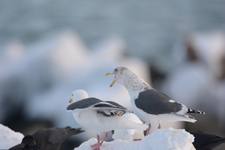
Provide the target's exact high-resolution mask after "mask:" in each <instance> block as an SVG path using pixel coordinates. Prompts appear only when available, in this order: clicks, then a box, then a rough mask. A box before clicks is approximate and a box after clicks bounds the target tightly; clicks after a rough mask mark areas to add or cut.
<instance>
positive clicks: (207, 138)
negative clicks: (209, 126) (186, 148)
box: [189, 131, 225, 150]
mask: <svg viewBox="0 0 225 150" xmlns="http://www.w3.org/2000/svg"><path fill="white" fill-rule="evenodd" d="M189 133H191V134H192V135H194V137H195V141H194V142H193V145H194V147H195V148H196V150H212V149H214V148H215V147H217V146H219V145H220V144H222V143H225V138H221V137H219V136H216V135H214V134H209V133H205V132H201V131H191V132H189Z"/></svg>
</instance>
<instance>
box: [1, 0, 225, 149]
mask: <svg viewBox="0 0 225 150" xmlns="http://www.w3.org/2000/svg"><path fill="white" fill-rule="evenodd" d="M224 8H225V0H215V1H210V0H199V1H193V0H190V1H178V0H174V1H166V0H160V1H132V2H130V1H96V0H95V1H53V0H48V1H25V0H24V1H23V0H22V1H15V0H14V1H5V0H2V1H0V123H2V124H4V125H6V126H8V127H9V128H11V129H12V130H14V131H18V132H22V133H23V134H25V135H26V134H32V133H33V132H35V131H36V130H38V129H40V128H47V127H52V126H60V127H65V126H67V125H69V126H71V127H79V125H78V124H77V123H76V122H75V120H74V119H73V117H72V114H70V113H67V112H66V107H67V106H68V104H69V103H68V101H69V99H70V98H71V94H72V92H73V91H74V90H76V89H84V90H86V91H87V92H88V93H89V95H90V96H95V97H98V98H100V99H103V100H113V101H116V102H118V103H120V104H122V105H124V106H126V107H128V108H130V109H132V107H131V105H130V101H129V95H128V93H127V91H126V90H125V88H123V87H122V86H120V85H118V84H116V85H115V86H113V87H112V88H109V85H110V83H111V82H112V80H113V76H111V77H107V78H105V73H107V72H110V71H112V70H113V69H114V68H115V67H117V66H126V67H128V68H130V69H131V70H132V71H133V72H135V73H136V74H138V75H139V76H140V77H142V78H143V79H145V80H146V81H147V82H148V83H151V85H152V86H153V87H155V88H156V89H159V90H162V91H164V92H165V93H166V94H168V95H170V96H171V97H172V98H173V99H175V100H176V101H180V102H182V103H184V104H186V105H187V106H189V107H191V108H196V109H200V110H202V111H205V112H206V115H204V116H202V115H201V116H200V115H195V117H196V119H197V120H198V121H197V122H196V123H195V124H191V123H177V124H173V127H175V128H185V129H186V130H188V131H193V130H200V131H204V132H209V133H212V134H217V135H219V136H223V137H224V136H225V128H224V126H225V118H224V116H225V9H224ZM167 126H170V124H169V125H168V124H164V126H162V127H167ZM93 135H94V134H93V132H90V134H89V133H88V132H86V133H83V134H80V135H79V139H78V137H75V139H71V140H70V141H69V140H68V142H70V144H71V145H70V144H69V143H66V144H65V145H64V146H70V147H67V149H72V148H73V147H75V146H77V145H79V144H80V142H82V141H84V140H87V139H88V138H89V137H92V136H93ZM80 136H82V137H80ZM75 141H76V142H77V143H75ZM224 148H225V145H221V146H220V147H218V148H217V150H220V149H221V150H222V149H224ZM64 149H65V147H64Z"/></svg>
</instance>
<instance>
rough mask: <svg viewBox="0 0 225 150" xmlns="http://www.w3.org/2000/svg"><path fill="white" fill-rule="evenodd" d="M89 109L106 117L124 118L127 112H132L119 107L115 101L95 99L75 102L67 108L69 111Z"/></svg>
mask: <svg viewBox="0 0 225 150" xmlns="http://www.w3.org/2000/svg"><path fill="white" fill-rule="evenodd" d="M85 108H88V109H89V110H90V109H93V110H96V111H97V112H98V113H102V114H103V115H105V116H114V115H118V116H122V115H123V114H124V113H126V112H132V111H130V110H128V109H127V108H126V107H123V106H122V105H119V104H118V103H116V102H113V101H102V100H99V99H97V98H94V97H90V98H86V99H82V100H80V101H77V102H74V103H73V104H70V105H69V106H68V107H67V110H75V109H85Z"/></svg>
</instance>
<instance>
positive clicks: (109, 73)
mask: <svg viewBox="0 0 225 150" xmlns="http://www.w3.org/2000/svg"><path fill="white" fill-rule="evenodd" d="M108 75H113V73H111V72H108V73H106V74H105V76H108Z"/></svg>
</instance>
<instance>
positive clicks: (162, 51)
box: [0, 0, 225, 63]
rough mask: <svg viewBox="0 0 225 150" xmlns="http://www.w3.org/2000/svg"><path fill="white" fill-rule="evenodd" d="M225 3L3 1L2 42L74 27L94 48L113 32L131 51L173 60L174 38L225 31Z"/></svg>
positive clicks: (0, 18)
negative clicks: (121, 38) (171, 55)
mask: <svg viewBox="0 0 225 150" xmlns="http://www.w3.org/2000/svg"><path fill="white" fill-rule="evenodd" d="M224 8H225V1H224V0H215V1H210V0H199V1H194V0H185V1H179V0H173V1H166V0H160V1H98V0H94V1H89V0H88V1H53V0H48V1H44V0H41V1H26V0H22V1H15V0H13V1H5V0H2V1H0V46H2V45H4V44H5V43H7V42H10V41H12V40H18V39H19V40H20V41H21V42H22V43H24V44H30V43H34V42H36V41H37V40H40V39H42V38H43V37H44V36H46V35H48V34H52V33H55V32H59V31H61V30H65V29H70V30H74V31H76V32H77V33H78V34H79V35H80V36H81V38H82V39H83V40H84V42H85V43H86V45H88V46H89V47H92V46H93V45H94V44H95V43H96V42H98V41H101V40H102V39H104V38H106V37H108V36H116V35H119V36H122V37H123V38H124V39H125V40H126V43H127V51H126V53H127V54H128V55H132V56H138V57H141V58H144V59H145V60H146V61H148V62H149V63H151V62H154V61H157V62H159V63H160V62H162V61H163V62H164V61H168V60H170V53H171V50H172V48H173V46H174V43H176V41H177V40H179V39H180V38H183V36H185V34H188V33H189V32H193V31H211V30H224V29H225V15H224V14H225V9H224ZM158 55H160V57H158Z"/></svg>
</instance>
